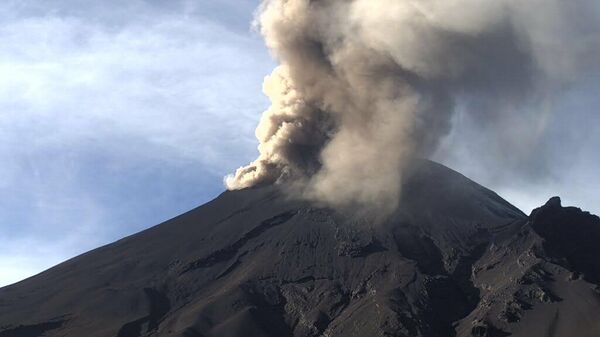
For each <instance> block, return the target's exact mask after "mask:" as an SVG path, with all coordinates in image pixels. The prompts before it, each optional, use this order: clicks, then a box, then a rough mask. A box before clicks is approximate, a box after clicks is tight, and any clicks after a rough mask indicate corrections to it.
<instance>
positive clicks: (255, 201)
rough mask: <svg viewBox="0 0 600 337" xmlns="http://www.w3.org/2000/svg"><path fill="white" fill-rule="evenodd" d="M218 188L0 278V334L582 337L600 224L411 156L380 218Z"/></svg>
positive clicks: (590, 324)
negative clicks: (116, 234) (7, 281)
mask: <svg viewBox="0 0 600 337" xmlns="http://www.w3.org/2000/svg"><path fill="white" fill-rule="evenodd" d="M282 188H283V187H281V186H264V187H257V188H250V189H244V190H239V191H228V192H224V193H223V194H221V195H220V196H219V197H218V198H216V199H215V200H213V201H211V202H209V203H207V204H205V205H203V206H201V207H198V208H196V209H194V210H192V211H190V212H188V213H185V214H183V215H181V216H178V217H176V218H174V219H172V220H169V221H167V222H165V223H163V224H160V225H158V226H155V227H153V228H150V229H148V230H145V231H143V232H140V233H138V234H135V235H132V236H130V237H127V238H124V239H122V240H120V241H117V242H115V243H113V244H110V245H107V246H104V247H101V248H99V249H96V250H93V251H91V252H88V253H86V254H83V255H81V256H78V257H76V258H73V259H71V260H69V261H66V262H64V263H62V264H60V265H58V266H56V267H54V268H51V269H49V270H47V271H45V272H43V273H41V274H39V275H37V276H34V277H32V278H29V279H27V280H24V281H22V282H19V283H17V284H14V285H11V286H8V287H5V288H2V289H0V337H37V336H56V337H58V336H73V337H81V336H88V337H141V336H186V337H317V336H322V337H377V336H396V337H420V336H422V337H451V336H460V337H467V336H473V337H500V336H515V337H516V336H519V337H575V336H577V337H598V336H600V287H599V285H600V260H599V259H598V257H599V256H600V248H599V247H600V246H599V245H598V242H599V240H600V219H599V218H598V217H596V216H594V215H590V214H589V213H586V212H583V211H581V210H579V209H577V208H573V207H562V205H561V204H560V199H558V198H553V199H551V200H550V201H548V203H547V204H546V205H544V206H542V207H540V208H538V209H536V210H535V211H533V212H532V214H531V215H530V216H527V215H525V214H523V213H522V212H521V211H519V210H518V209H517V208H515V207H514V206H512V205H510V204H509V203H508V202H506V201H505V200H503V199H502V198H501V197H499V196H498V195H496V194H495V193H494V192H492V191H490V190H488V189H486V188H484V187H482V186H480V185H478V184H476V183H475V182H473V181H471V180H469V179H467V178H466V177H464V176H462V175H460V174H459V173H457V172H454V171H452V170H450V169H448V168H446V167H444V166H442V165H440V164H437V163H434V162H430V161H424V162H423V163H421V164H420V166H419V167H418V168H417V169H415V170H414V174H413V175H411V176H410V178H409V179H408V180H407V181H406V183H405V185H404V186H402V191H403V195H402V200H401V203H400V206H399V207H398V209H397V210H396V211H395V212H394V214H392V215H391V216H390V217H388V218H387V220H385V221H383V222H372V221H369V219H367V218H358V217H353V216H348V215H347V214H344V213H342V212H339V211H335V210H332V209H329V208H326V207H322V206H320V205H317V204H313V203H310V202H308V201H302V200H295V199H291V198H289V197H288V196H287V194H285V193H284V192H283V191H282Z"/></svg>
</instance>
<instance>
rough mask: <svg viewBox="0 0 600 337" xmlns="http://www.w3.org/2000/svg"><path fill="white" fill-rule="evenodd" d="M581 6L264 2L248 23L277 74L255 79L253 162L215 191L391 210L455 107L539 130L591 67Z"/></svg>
mask: <svg viewBox="0 0 600 337" xmlns="http://www.w3.org/2000/svg"><path fill="white" fill-rule="evenodd" d="M594 2H595V0H589V1H588V0H571V1H563V0H497V1H482V0H453V1H449V0H420V1H416V0H327V1H325V0H265V1H264V3H263V4H262V7H261V9H260V11H259V14H258V18H257V20H258V24H259V27H260V31H261V33H262V34H263V36H264V37H265V40H266V43H267V45H268V47H269V48H270V49H271V50H272V52H273V53H274V55H275V56H276V58H277V59H278V61H279V62H280V64H281V65H280V66H279V67H278V68H276V69H275V70H274V72H273V74H272V75H271V76H269V77H267V78H266V80H265V83H264V92H265V94H266V95H267V96H268V97H269V98H270V99H271V101H272V106H271V107H270V108H269V109H268V110H267V111H266V112H265V113H264V115H263V117H262V119H261V121H260V124H259V126H258V128H257V130H256V135H257V137H258V139H259V141H260V145H259V151H260V156H259V158H258V159H256V160H255V161H254V162H252V163H250V164H249V165H248V166H246V167H242V168H240V169H239V170H237V172H236V173H235V175H232V176H229V177H227V178H226V184H227V186H228V188H230V189H239V188H245V187H250V186H254V185H257V184H264V183H277V182H281V181H287V180H296V181H302V182H303V186H305V188H304V193H305V195H306V196H309V197H312V198H317V199H319V200H321V201H325V202H327V203H329V204H331V205H334V206H337V205H342V206H344V205H346V206H347V205H367V206H371V205H380V206H381V205H384V207H385V208H387V209H393V208H394V207H395V206H396V204H397V203H398V200H399V193H400V186H401V182H402V178H403V174H404V173H405V172H406V168H407V166H408V165H410V163H411V159H413V158H415V157H426V156H428V155H430V154H431V153H433V151H435V150H436V147H437V146H438V145H439V143H440V141H441V140H442V139H443V137H444V136H445V135H447V134H448V132H449V131H450V129H451V126H452V125H451V124H452V123H451V122H452V116H453V114H454V112H455V110H456V109H457V106H460V107H461V109H465V110H466V112H467V113H469V114H472V115H474V116H475V117H476V118H477V119H480V120H482V121H483V122H484V123H488V124H492V125H494V124H497V125H499V126H501V127H502V128H504V129H505V128H510V127H511V125H513V124H515V125H516V124H519V123H520V120H519V119H520V118H523V119H534V120H537V119H541V120H542V119H544V118H547V116H544V111H546V110H545V109H543V106H544V104H547V103H548V99H550V98H551V97H552V96H553V95H555V94H556V93H558V92H559V91H560V90H562V89H563V88H564V86H566V85H568V84H569V83H570V82H571V81H573V80H575V79H576V78H577V77H578V75H579V74H580V73H581V71H582V70H586V71H590V70H591V69H594V71H595V70H597V67H596V62H597V60H598V57H599V55H600V53H598V50H600V46H599V38H598V36H599V35H598V33H599V32H600V30H599V29H598V24H597V23H596V21H597V16H596V14H597V13H598V8H597V7H598V6H597V5H595V4H594ZM594 13H595V14H594ZM500 121H501V122H500ZM490 129H491V130H493V129H494V128H490ZM504 131H506V130H503V132H504ZM536 132H538V131H535V130H534V131H532V133H536Z"/></svg>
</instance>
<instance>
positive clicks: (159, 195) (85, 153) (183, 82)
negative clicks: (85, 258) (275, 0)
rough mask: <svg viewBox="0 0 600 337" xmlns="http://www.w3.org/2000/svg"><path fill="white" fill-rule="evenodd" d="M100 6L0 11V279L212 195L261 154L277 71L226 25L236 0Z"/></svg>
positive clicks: (35, 5) (251, 38)
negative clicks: (268, 81) (270, 80)
mask: <svg viewBox="0 0 600 337" xmlns="http://www.w3.org/2000/svg"><path fill="white" fill-rule="evenodd" d="M86 3H88V2H86ZM99 4H100V3H99V2H95V5H94V6H99ZM102 4H103V5H102V6H99V8H97V10H95V11H94V10H90V9H89V8H85V6H87V5H86V4H84V3H83V2H80V1H74V0H73V1H66V0H65V1H21V2H17V1H7V2H5V3H3V4H2V5H0V41H2V44H1V45H0V161H1V162H3V163H4V164H3V165H1V166H0V195H2V198H1V199H0V247H3V248H0V285H2V284H7V283H9V282H12V281H15V280H16V279H19V278H22V277H23V276H28V275H31V274H32V273H35V272H39V271H41V269H43V268H46V267H49V266H50V265H52V264H54V263H56V262H58V261H61V260H63V259H65V258H67V257H70V256H73V255H75V254H77V253H81V252H83V251H85V250H87V249H91V248H93V247H95V246H97V245H99V244H102V243H106V242H108V241H110V240H113V239H116V238H119V237H121V236H123V235H126V234H130V233H132V232H134V231H136V230H139V229H141V228H143V227H146V226H148V225H152V224H154V223H157V222H159V221H162V220H164V219H166V218H168V217H170V216H173V215H176V214H177V213H179V212H181V211H184V210H186V209H188V208H191V207H193V206H195V205H197V204H200V203H202V202H204V201H206V200H207V199H208V198H210V197H211V196H213V195H214V194H216V193H217V192H218V191H220V190H221V188H222V186H221V177H223V176H224V175H225V174H226V173H228V172H230V171H231V170H233V169H234V168H236V167H237V166H238V165H240V164H241V163H243V162H245V161H247V160H249V159H250V158H252V157H253V156H254V155H255V151H256V150H255V147H256V145H255V142H254V135H253V134H254V127H255V125H256V123H257V119H258V117H259V112H260V111H261V110H263V109H264V107H265V106H266V101H265V99H264V98H263V96H262V94H261V82H262V78H263V75H264V74H266V73H267V72H268V71H269V70H270V68H271V67H272V64H271V60H270V58H269V57H268V54H267V52H266V51H265V50H264V48H263V46H262V42H261V41H260V39H259V37H257V36H255V35H254V34H253V33H252V32H250V31H249V28H248V27H246V29H241V28H240V27H234V28H235V29H232V28H231V27H230V26H227V25H224V24H223V23H222V22H220V21H219V20H218V18H219V13H218V12H215V11H216V10H221V11H223V14H221V16H222V17H223V18H224V19H228V18H227V13H228V12H227V9H228V8H231V6H232V4H231V3H230V2H223V3H222V6H221V7H218V6H215V5H212V6H211V7H209V6H208V2H207V3H206V4H205V5H206V6H205V7H202V5H203V2H202V1H200V2H193V3H192V2H186V1H179V2H173V3H172V4H171V5H170V6H166V4H164V2H156V3H155V2H154V1H132V2H127V5H126V6H121V5H119V6H116V5H115V4H112V5H111V4H110V2H108V3H106V2H102ZM245 5H246V6H249V4H248V3H246V4H245ZM228 6H229V7H228ZM167 7H168V8H167ZM209 10H210V11H212V12H209ZM111 14H112V15H111ZM212 14H216V15H212ZM248 15H251V14H249V13H248ZM209 16H212V19H210V20H209V19H207V18H208V17H209ZM248 26H249V22H248Z"/></svg>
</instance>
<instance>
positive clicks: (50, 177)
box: [0, 0, 600, 286]
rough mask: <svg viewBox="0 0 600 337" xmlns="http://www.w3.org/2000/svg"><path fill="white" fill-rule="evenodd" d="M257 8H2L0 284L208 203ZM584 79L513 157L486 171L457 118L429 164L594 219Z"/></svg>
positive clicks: (236, 105)
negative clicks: (554, 199) (559, 203)
mask: <svg viewBox="0 0 600 337" xmlns="http://www.w3.org/2000/svg"><path fill="white" fill-rule="evenodd" d="M257 5H258V1H250V0H219V1H214V0H194V1H192V0H189V1H185V0H179V1H163V0H132V1H114V0H107V1H84V0H4V1H2V3H1V4H0V161H1V162H2V165H0V195H1V198H0V286H1V285H6V284H9V283H12V282H14V281H18V280H20V279H23V278H25V277H28V276H31V275H33V274H35V273H38V272H40V271H42V270H44V269H46V268H48V267H51V266H52V265H54V264H56V263H59V262H61V261H63V260H65V259H67V258H70V257H73V256H75V255H77V254H80V253H82V252H85V251H87V250H89V249H92V248H95V247H97V246H99V245H103V244H106V243H109V242H112V241H114V240H116V239H118V238H121V237H123V236H126V235H130V234H133V233H135V232H137V231H139V230H142V229H144V228H147V227H149V226H152V225H155V224H158V223H160V222H162V221H164V220H166V219H169V218H171V217H173V216H175V215H177V214H180V213H181V212H184V211H186V210H189V209H191V208H193V207H195V206H197V205H200V204H202V203H204V202H206V201H208V200H210V199H211V198H213V197H214V196H216V195H218V194H219V193H220V192H222V191H223V189H224V187H223V182H222V179H223V176H225V175H226V174H228V173H231V172H232V171H233V170H234V169H235V168H237V167H239V166H241V165H243V164H245V163H247V162H249V161H250V160H252V159H254V158H255V157H256V154H257V151H256V145H257V142H256V140H255V138H254V128H255V126H256V124H257V122H258V120H259V118H260V114H261V112H262V111H263V110H264V109H265V108H266V107H267V106H268V104H269V102H268V101H267V100H266V98H265V97H264V96H263V94H262V90H261V88H262V80H263V78H264V76H265V75H267V74H268V73H270V71H271V70H272V68H273V67H274V66H275V62H274V61H273V60H272V58H271V57H270V56H269V53H268V51H267V50H266V48H265V47H264V44H263V41H262V39H261V38H260V36H259V35H258V34H257V33H255V32H254V31H252V29H251V21H252V18H253V12H254V10H255V7H256V6H257ZM599 83H600V79H598V78H588V79H583V80H582V81H581V84H580V85H578V86H576V87H574V88H570V89H569V90H567V91H566V94H565V96H564V97H563V98H561V99H560V100H559V101H556V102H553V103H552V105H551V107H549V108H548V109H549V111H550V116H551V117H550V118H549V121H548V125H547V126H546V127H545V130H547V131H546V134H545V136H544V137H541V138H540V139H542V141H541V142H540V144H539V146H536V147H534V148H535V149H536V153H527V154H523V155H522V156H517V158H520V159H522V160H518V161H514V162H511V161H508V160H507V162H508V163H509V164H507V165H506V166H505V167H502V169H498V158H497V154H498V153H499V152H498V151H488V150H489V148H490V146H491V145H489V144H487V143H486V140H485V137H484V135H483V134H484V133H485V129H481V128H476V127H475V128H474V127H473V126H472V125H469V123H471V122H470V121H468V120H463V119H462V118H461V115H460V113H459V114H458V115H457V117H456V120H455V125H456V127H455V128H454V131H453V133H452V134H451V135H450V136H449V137H448V139H447V140H446V142H445V146H444V147H442V149H441V150H440V152H439V153H438V154H437V155H436V158H437V159H438V160H440V161H442V162H444V163H446V164H448V165H449V166H451V167H453V168H455V169H457V170H459V171H461V172H463V173H465V174H466V175H467V176H469V177H470V178H473V179H474V180H476V181H478V182H480V183H482V184H484V185H486V186H488V187H490V188H492V189H494V190H496V191H498V192H499V193H500V194H501V195H502V196H504V197H505V198H507V199H508V200H509V201H511V202H513V203H515V204H516V205H517V206H519V207H521V208H522V209H523V210H524V211H526V212H529V211H530V210H531V208H532V207H535V206H537V205H539V204H541V203H543V202H544V201H545V200H547V199H548V198H549V197H550V196H552V195H556V194H558V195H561V196H562V197H563V200H564V201H565V203H567V204H574V205H578V206H581V207H583V208H586V209H588V210H591V211H594V212H596V213H600V190H598V175H597V172H598V170H599V169H600V159H599V158H598V155H597V153H598V147H599V146H600V135H599V132H598V127H599V126H600V117H599V116H598V113H597V107H599V106H600V98H598V95H597V91H598V88H599V87H600V85H599ZM473 130H475V131H473ZM515 146H516V147H518V144H517V145H515ZM487 153H494V158H487V157H486V156H489V155H486V154H487ZM507 157H510V156H507ZM523 158H525V159H523ZM532 168H534V169H532Z"/></svg>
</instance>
